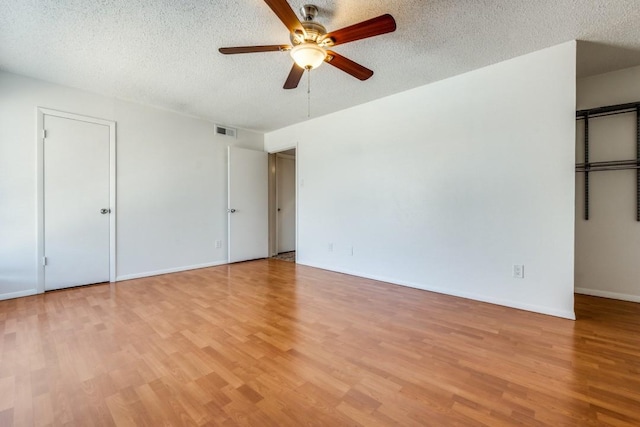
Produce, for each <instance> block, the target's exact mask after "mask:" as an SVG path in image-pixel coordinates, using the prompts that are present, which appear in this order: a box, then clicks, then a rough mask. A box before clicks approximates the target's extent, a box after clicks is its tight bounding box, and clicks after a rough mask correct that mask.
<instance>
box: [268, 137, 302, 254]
mask: <svg viewBox="0 0 640 427" xmlns="http://www.w3.org/2000/svg"><path fill="white" fill-rule="evenodd" d="M287 151H288V150H287ZM274 154H275V155H276V176H275V178H276V179H275V181H276V206H275V209H276V236H275V242H276V246H275V249H276V254H278V253H279V252H278V251H279V249H278V248H279V247H280V215H279V213H278V207H279V206H280V192H279V191H278V177H279V173H278V157H280V158H281V159H290V160H293V161H294V162H295V160H296V157H297V154H298V150H297V149H296V156H291V155H289V154H282V152H277V153H274ZM297 172H298V165H297V163H296V164H295V171H294V175H295V177H294V181H295V184H294V185H295V195H294V197H295V208H294V209H295V213H296V220H295V223H294V228H295V233H296V239H295V243H294V245H295V247H294V250H296V249H297V248H298V216H297V213H298V185H297V182H298V176H297Z"/></svg>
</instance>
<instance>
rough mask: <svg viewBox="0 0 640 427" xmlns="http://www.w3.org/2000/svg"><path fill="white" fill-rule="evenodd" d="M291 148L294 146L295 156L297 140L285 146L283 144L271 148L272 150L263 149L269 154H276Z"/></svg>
mask: <svg viewBox="0 0 640 427" xmlns="http://www.w3.org/2000/svg"><path fill="white" fill-rule="evenodd" d="M293 148H295V149H296V156H297V155H298V150H297V148H298V143H297V142H296V143H295V144H292V145H287V146H285V147H278V148H276V149H275V150H273V151H268V150H265V151H266V152H267V153H269V154H278V153H281V152H283V151H287V150H291V149H293Z"/></svg>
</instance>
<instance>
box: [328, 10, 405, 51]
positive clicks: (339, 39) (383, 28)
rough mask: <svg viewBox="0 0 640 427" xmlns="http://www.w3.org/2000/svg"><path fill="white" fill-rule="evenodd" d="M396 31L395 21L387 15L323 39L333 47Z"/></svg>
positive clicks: (335, 32) (333, 32) (331, 33)
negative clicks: (329, 41)
mask: <svg viewBox="0 0 640 427" xmlns="http://www.w3.org/2000/svg"><path fill="white" fill-rule="evenodd" d="M395 30H396V20H395V19H393V16H391V15H389V14H388V13H387V14H385V15H381V16H378V17H377V18H372V19H369V20H367V21H363V22H360V23H359V24H354V25H351V26H349V27H345V28H342V29H340V30H337V31H332V32H330V33H329V34H327V35H326V36H325V37H324V38H325V39H327V38H330V39H331V40H333V45H334V46H336V45H339V44H344V43H349V42H353V41H356V40H361V39H366V38H368V37H373V36H379V35H380V34H386V33H391V32H393V31H395Z"/></svg>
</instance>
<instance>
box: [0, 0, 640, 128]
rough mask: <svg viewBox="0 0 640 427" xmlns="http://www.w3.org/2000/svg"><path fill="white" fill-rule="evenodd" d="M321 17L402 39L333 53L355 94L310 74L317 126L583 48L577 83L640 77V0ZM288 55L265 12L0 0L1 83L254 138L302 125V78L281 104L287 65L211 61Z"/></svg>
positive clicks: (443, 4)
mask: <svg viewBox="0 0 640 427" xmlns="http://www.w3.org/2000/svg"><path fill="white" fill-rule="evenodd" d="M289 3H290V5H291V6H292V7H293V9H294V10H295V11H297V10H298V9H299V7H300V6H302V5H303V4H305V3H306V2H305V1H304V0H302V1H298V0H290V1H289ZM314 4H316V5H317V6H318V7H319V9H320V13H319V16H318V18H317V20H318V21H319V22H321V23H322V24H324V25H325V27H327V29H328V30H329V31H331V30H335V29H339V28H342V27H345V26H348V25H351V24H354V23H357V22H360V21H363V20H366V19H369V18H372V17H375V16H378V15H381V14H383V13H391V14H392V15H393V16H394V17H395V19H396V22H397V26H398V29H397V31H396V32H394V33H390V34H385V35H382V36H378V37H374V38H370V39H366V40H361V41H357V42H353V43H350V44H345V45H340V46H336V47H335V51H336V52H338V53H340V54H342V55H344V56H346V57H348V58H350V59H352V60H354V61H356V62H358V63H361V64H362V65H364V66H366V67H368V68H371V69H373V70H374V71H375V74H374V76H373V77H372V78H371V79H369V80H367V81H365V82H360V81H358V80H356V79H354V78H353V77H351V76H349V75H347V74H345V73H343V72H341V71H339V70H338V69H336V68H334V67H332V66H329V65H327V64H324V65H323V66H322V67H320V68H319V69H317V70H314V71H313V72H312V74H311V110H312V116H319V115H324V114H327V113H330V112H333V111H337V110H341V109H344V108H347V107H350V106H353V105H357V104H361V103H364V102H367V101H370V100H373V99H376V98H380V97H383V96H387V95H390V94H393V93H397V92H400V91H403V90H407V89H410V88H413V87H417V86H421V85H424V84H427V83H430V82H434V81H437V80H441V79H444V78H446V77H450V76H453V75H457V74H461V73H464V72H467V71H470V70H473V69H476V68H479V67H482V66H486V65H489V64H493V63H496V62H499V61H502V60H505V59H509V58H513V57H516V56H519V55H522V54H525V53H529V52H532V51H535V50H539V49H542V48H545V47H549V46H553V45H556V44H559V43H563V42H566V41H569V40H573V39H578V40H582V41H584V42H581V43H580V44H579V47H578V75H579V76H586V75H592V74H597V73H601V72H605V71H612V70H615V69H620V68H625V67H628V66H632V65H639V64H640V25H638V23H639V22H640V7H638V6H639V5H638V0H609V1H603V0H582V1H579V0H539V1H531V0H504V1H493V0H447V1H444V0H432V1H426V0H425V1H421V0H402V1H395V2H394V1H388V0H385V1H383V0H315V2H314ZM288 42H289V34H288V32H287V29H286V28H285V27H284V25H283V24H282V23H281V22H280V21H279V20H278V19H277V17H276V16H275V15H274V14H273V13H272V11H271V10H270V9H269V7H268V6H267V5H266V4H265V3H264V1H262V0H225V1H221V0H219V1H216V0H208V1H206V0H94V1H89V0H0V70H4V71H9V72H13V73H18V74H23V75H26V76H30V77H35V78H39V79H43V80H47V81H50V82H54V83H59V84H62V85H67V86H72V87H76V88H80V89H85V90H89V91H92V92H96V93H100V94H104V95H108V96H113V97H117V98H121V99H125V100H130V101H134V102H138V103H143V104H149V105H154V106H158V107H160V108H165V109H169V110H173V111H178V112H182V113H186V114H190V115H194V116H198V117H203V118H206V119H209V120H212V121H215V122H218V123H222V124H225V125H229V126H237V127H240V128H245V129H253V130H258V131H270V130H274V129H278V128H281V127H284V126H287V125H290V124H293V123H296V122H300V121H303V120H307V93H306V84H307V81H306V76H305V77H303V80H302V81H301V83H300V86H299V87H298V88H297V89H295V90H289V91H286V90H283V89H282V85H283V83H284V81H285V79H286V77H287V74H288V72H289V69H290V68H291V59H290V57H289V55H288V53H285V52H270V53H255V54H246V55H233V56H224V55H221V54H219V53H218V51H217V49H218V48H219V47H223V46H244V45H256V44H282V43H285V44H286V43H288ZM0 96H1V94H0Z"/></svg>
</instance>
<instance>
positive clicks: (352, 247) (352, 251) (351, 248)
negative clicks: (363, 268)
mask: <svg viewBox="0 0 640 427" xmlns="http://www.w3.org/2000/svg"><path fill="white" fill-rule="evenodd" d="M351 256H353V246H351Z"/></svg>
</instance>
